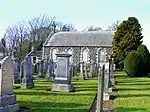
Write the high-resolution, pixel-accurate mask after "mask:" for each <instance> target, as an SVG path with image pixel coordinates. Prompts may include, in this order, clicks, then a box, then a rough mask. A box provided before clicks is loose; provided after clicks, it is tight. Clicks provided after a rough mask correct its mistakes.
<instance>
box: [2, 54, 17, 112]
mask: <svg viewBox="0 0 150 112" xmlns="http://www.w3.org/2000/svg"><path fill="white" fill-rule="evenodd" d="M0 65H1V66H0V80H1V81H0V112H17V111H18V110H19V105H18V104H17V103H16V96H15V95H14V94H13V61H12V59H11V58H9V57H5V58H4V59H3V60H2V61H1V62H0Z"/></svg>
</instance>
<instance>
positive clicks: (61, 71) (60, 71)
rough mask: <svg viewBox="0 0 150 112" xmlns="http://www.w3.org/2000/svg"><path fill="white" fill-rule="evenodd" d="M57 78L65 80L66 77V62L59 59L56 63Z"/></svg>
mask: <svg viewBox="0 0 150 112" xmlns="http://www.w3.org/2000/svg"><path fill="white" fill-rule="evenodd" d="M56 69H57V77H62V78H66V77H67V76H66V75H67V74H66V73H67V66H66V60H64V59H59V60H58V63H57V68H56Z"/></svg>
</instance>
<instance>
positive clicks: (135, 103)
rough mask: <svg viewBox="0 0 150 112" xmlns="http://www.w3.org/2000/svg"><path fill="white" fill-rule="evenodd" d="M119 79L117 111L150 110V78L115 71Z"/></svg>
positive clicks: (136, 111)
mask: <svg viewBox="0 0 150 112" xmlns="http://www.w3.org/2000/svg"><path fill="white" fill-rule="evenodd" d="M115 76H116V79H117V85H116V88H117V89H119V91H118V92H117V98H116V99H115V111H116V112H150V78H147V77H143V78H130V77H128V76H127V75H126V74H125V72H115Z"/></svg>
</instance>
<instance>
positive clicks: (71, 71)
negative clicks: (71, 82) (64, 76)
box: [70, 65, 74, 77]
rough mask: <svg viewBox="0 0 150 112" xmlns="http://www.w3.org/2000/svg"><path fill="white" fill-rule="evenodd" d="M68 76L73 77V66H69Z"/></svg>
mask: <svg viewBox="0 0 150 112" xmlns="http://www.w3.org/2000/svg"><path fill="white" fill-rule="evenodd" d="M70 75H71V77H73V76H74V67H73V65H70Z"/></svg>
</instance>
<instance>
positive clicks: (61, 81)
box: [52, 53, 73, 92]
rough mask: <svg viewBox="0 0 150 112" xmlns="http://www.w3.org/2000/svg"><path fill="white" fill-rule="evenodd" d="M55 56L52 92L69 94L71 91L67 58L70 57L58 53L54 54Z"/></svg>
mask: <svg viewBox="0 0 150 112" xmlns="http://www.w3.org/2000/svg"><path fill="white" fill-rule="evenodd" d="M56 56H57V63H56V76H55V79H54V83H53V85H52V91H64V92H70V91H72V90H73V86H72V84H71V76H70V72H69V58H70V56H71V55H70V54H65V53H60V54H56Z"/></svg>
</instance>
